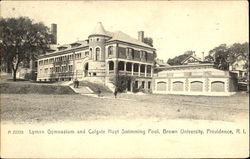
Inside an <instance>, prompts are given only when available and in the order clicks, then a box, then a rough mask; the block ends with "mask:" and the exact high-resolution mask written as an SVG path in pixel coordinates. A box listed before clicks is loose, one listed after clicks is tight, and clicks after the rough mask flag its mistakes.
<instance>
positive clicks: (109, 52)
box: [108, 46, 114, 56]
mask: <svg viewBox="0 0 250 159" xmlns="http://www.w3.org/2000/svg"><path fill="white" fill-rule="evenodd" d="M113 49H114V47H113V46H109V47H108V56H112V55H113Z"/></svg>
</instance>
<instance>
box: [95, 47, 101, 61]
mask: <svg viewBox="0 0 250 159" xmlns="http://www.w3.org/2000/svg"><path fill="white" fill-rule="evenodd" d="M99 59H100V48H96V49H95V60H96V61H97V60H99Z"/></svg>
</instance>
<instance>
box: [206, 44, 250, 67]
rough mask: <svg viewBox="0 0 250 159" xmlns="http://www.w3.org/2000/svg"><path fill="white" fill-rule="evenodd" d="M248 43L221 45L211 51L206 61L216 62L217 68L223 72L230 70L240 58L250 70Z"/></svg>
mask: <svg viewBox="0 0 250 159" xmlns="http://www.w3.org/2000/svg"><path fill="white" fill-rule="evenodd" d="M248 56H249V51H248V43H247V42H246V43H243V44H240V43H234V44H233V45H231V46H227V45H226V44H221V45H219V46H217V47H215V48H213V49H212V50H210V51H209V53H208V56H206V57H205V60H206V61H209V62H214V63H215V66H216V67H217V68H218V69H221V70H229V65H231V64H233V63H234V62H235V61H236V60H237V58H238V57H241V58H242V59H243V60H244V61H245V63H246V64H245V68H246V69H247V68H248Z"/></svg>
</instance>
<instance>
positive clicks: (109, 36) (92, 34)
mask: <svg viewBox="0 0 250 159" xmlns="http://www.w3.org/2000/svg"><path fill="white" fill-rule="evenodd" d="M92 36H103V37H108V38H111V36H109V35H103V34H91V35H89V36H88V38H90V37H92Z"/></svg>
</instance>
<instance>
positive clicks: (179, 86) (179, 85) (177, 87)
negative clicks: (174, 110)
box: [173, 81, 184, 91]
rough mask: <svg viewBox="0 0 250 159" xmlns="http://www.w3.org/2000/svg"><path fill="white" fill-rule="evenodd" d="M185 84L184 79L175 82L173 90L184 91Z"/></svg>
mask: <svg viewBox="0 0 250 159" xmlns="http://www.w3.org/2000/svg"><path fill="white" fill-rule="evenodd" d="M183 90H184V84H183V82H182V81H176V82H173V91H183Z"/></svg>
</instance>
